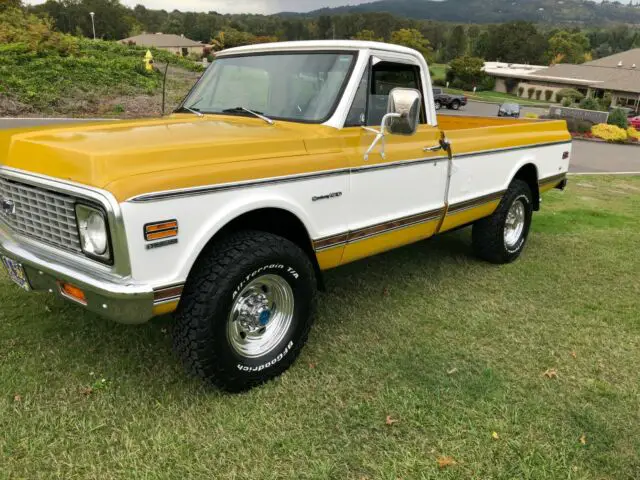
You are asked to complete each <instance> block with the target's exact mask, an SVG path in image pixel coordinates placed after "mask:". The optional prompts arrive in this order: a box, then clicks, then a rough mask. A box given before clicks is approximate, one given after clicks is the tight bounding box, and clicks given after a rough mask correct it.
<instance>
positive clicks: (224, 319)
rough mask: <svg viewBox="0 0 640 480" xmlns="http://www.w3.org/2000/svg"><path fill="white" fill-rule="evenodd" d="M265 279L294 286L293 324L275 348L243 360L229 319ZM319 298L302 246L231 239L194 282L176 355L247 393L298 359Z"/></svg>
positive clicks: (257, 235) (254, 235) (211, 253)
mask: <svg viewBox="0 0 640 480" xmlns="http://www.w3.org/2000/svg"><path fill="white" fill-rule="evenodd" d="M264 275H270V276H275V277H277V278H278V279H284V280H285V281H286V284H287V285H289V287H290V288H291V292H292V293H293V299H294V301H293V307H292V308H293V318H292V320H291V323H290V325H289V327H288V328H286V329H284V331H285V332H286V333H284V334H283V335H284V337H283V338H282V339H281V341H278V343H277V344H276V346H275V347H273V348H272V349H271V350H269V351H268V352H266V353H265V354H264V355H261V356H257V357H250V356H243V355H242V354H241V353H239V352H238V351H237V350H236V349H234V346H233V345H232V341H231V340H230V338H231V337H230V334H229V333H228V330H227V327H228V325H229V322H230V313H231V310H232V308H233V305H234V301H235V299H236V298H237V296H238V295H239V294H240V293H241V292H242V291H243V289H244V288H245V287H246V286H247V285H249V284H251V282H253V281H254V279H259V278H264V277H263V276H264ZM315 295H316V278H315V271H314V268H313V266H312V264H311V262H310V260H309V257H308V256H307V255H306V254H305V253H304V252H303V251H302V250H301V249H300V248H299V247H298V246H297V245H295V244H294V243H292V242H290V241H289V240H286V239H284V238H282V237H279V236H276V235H272V234H269V233H264V232H256V231H243V232H239V233H235V234H232V235H230V236H228V237H226V238H224V239H222V240H221V241H219V242H216V243H214V244H213V245H211V247H210V248H209V249H208V251H207V252H205V253H204V254H203V255H201V257H200V258H199V260H198V264H197V265H196V266H195V267H194V269H193V271H192V273H191V275H190V276H189V279H188V281H187V284H186V285H185V290H184V293H183V296H182V299H181V300H180V305H179V307H178V310H177V312H176V314H175V319H176V324H175V329H174V347H175V350H176V352H177V353H178V355H179V356H180V358H181V359H182V361H183V362H184V364H185V366H186V368H187V369H188V370H189V371H190V372H191V373H193V374H195V375H196V376H198V377H200V378H203V379H205V380H206V381H208V382H210V383H212V384H214V385H215V386H217V387H219V388H221V389H223V390H226V391H230V392H240V391H244V390H248V389H250V388H252V387H255V386H257V385H260V384H262V383H264V382H266V381H268V380H270V379H272V378H275V377H277V376H278V375H280V374H282V373H283V372H284V371H285V370H287V369H288V368H289V367H290V366H291V364H292V363H293V362H294V360H295V359H296V358H297V357H298V355H299V354H300V351H301V349H302V347H303V346H304V344H305V343H306V341H307V338H308V336H309V331H310V329H311V325H312V323H313V308H314V302H315ZM269 315H270V314H269ZM269 315H268V316H269ZM268 316H267V318H268ZM260 319H261V321H262V317H260ZM236 321H237V320H236ZM267 321H269V320H267ZM242 338H244V337H242Z"/></svg>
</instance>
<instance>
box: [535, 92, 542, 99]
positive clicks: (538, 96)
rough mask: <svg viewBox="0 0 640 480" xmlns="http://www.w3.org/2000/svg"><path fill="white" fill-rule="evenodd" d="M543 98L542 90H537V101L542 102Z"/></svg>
mask: <svg viewBox="0 0 640 480" xmlns="http://www.w3.org/2000/svg"><path fill="white" fill-rule="evenodd" d="M541 96H542V90H536V100H540V97H541Z"/></svg>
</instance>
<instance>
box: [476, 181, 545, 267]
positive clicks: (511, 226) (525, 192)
mask: <svg viewBox="0 0 640 480" xmlns="http://www.w3.org/2000/svg"><path fill="white" fill-rule="evenodd" d="M532 216H533V201H532V194H531V189H530V188H529V185H527V184H526V183H525V182H523V181H522V180H514V181H513V182H511V185H510V186H509V189H508V190H507V193H506V194H505V196H504V197H503V198H502V201H501V202H500V205H498V208H497V209H496V211H495V212H494V213H493V214H492V215H491V216H489V217H487V218H483V219H482V220H479V221H477V222H476V223H475V224H474V225H473V234H472V237H473V247H474V250H475V252H476V254H477V255H478V256H479V257H480V258H482V259H484V260H487V261H489V262H491V263H497V264H501V263H510V262H513V261H514V260H516V259H517V258H518V257H519V256H520V254H521V253H522V251H523V250H524V247H525V244H526V242H527V237H528V236H529V229H530V227H531V219H532Z"/></svg>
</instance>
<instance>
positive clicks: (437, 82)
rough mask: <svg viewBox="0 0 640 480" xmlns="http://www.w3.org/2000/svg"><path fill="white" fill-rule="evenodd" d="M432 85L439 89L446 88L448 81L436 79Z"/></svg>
mask: <svg viewBox="0 0 640 480" xmlns="http://www.w3.org/2000/svg"><path fill="white" fill-rule="evenodd" d="M431 83H433V84H434V85H435V86H437V87H446V86H447V82H446V80H445V79H444V78H434V79H433V81H432V82H431Z"/></svg>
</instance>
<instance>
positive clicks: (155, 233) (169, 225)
mask: <svg viewBox="0 0 640 480" xmlns="http://www.w3.org/2000/svg"><path fill="white" fill-rule="evenodd" d="M177 236H178V221H177V220H166V221H164V222H157V223H148V224H146V225H145V226H144V239H145V240H146V241H147V242H151V241H153V240H162V239H163V238H172V237H177Z"/></svg>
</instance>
